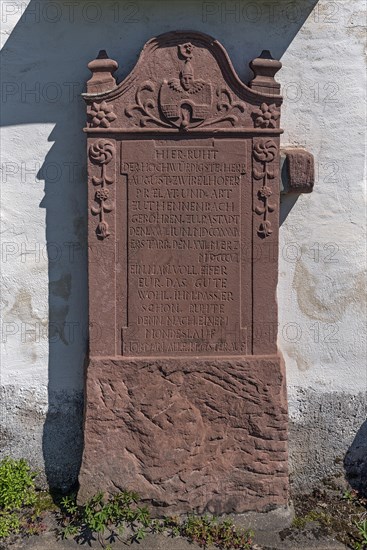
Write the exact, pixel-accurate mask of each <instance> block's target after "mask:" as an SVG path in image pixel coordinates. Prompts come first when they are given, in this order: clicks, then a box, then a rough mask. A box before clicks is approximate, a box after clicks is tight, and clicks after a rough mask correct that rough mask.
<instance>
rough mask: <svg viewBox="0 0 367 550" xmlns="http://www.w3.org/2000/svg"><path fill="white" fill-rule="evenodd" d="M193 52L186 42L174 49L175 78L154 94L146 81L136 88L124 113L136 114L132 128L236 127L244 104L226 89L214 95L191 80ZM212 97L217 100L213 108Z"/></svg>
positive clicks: (204, 84)
mask: <svg viewBox="0 0 367 550" xmlns="http://www.w3.org/2000/svg"><path fill="white" fill-rule="evenodd" d="M194 48H195V46H194V45H193V44H191V43H190V42H187V43H185V44H181V45H179V46H178V56H179V58H180V59H181V60H183V66H182V69H181V71H180V73H179V75H178V78H172V79H170V80H163V82H162V84H161V85H160V86H159V89H158V91H157V89H156V86H155V84H154V83H153V82H152V81H150V80H149V81H146V82H143V83H142V84H141V85H140V86H139V88H138V89H137V91H136V94H135V104H134V105H133V106H129V107H128V108H127V109H126V110H125V112H126V114H127V116H129V117H135V116H136V114H138V116H137V117H136V119H135V121H136V122H135V123H136V124H138V125H140V126H149V125H151V124H153V125H155V126H160V127H163V128H172V127H173V128H177V129H180V130H189V129H190V128H199V127H200V128H205V127H207V126H212V125H213V124H217V123H219V122H224V121H227V122H229V123H230V124H231V125H232V126H235V125H236V123H238V113H243V112H244V111H245V104H244V103H242V102H239V101H235V100H234V99H233V96H232V94H231V92H230V91H229V90H228V89H227V88H225V87H223V86H220V87H218V88H217V89H216V91H215V94H214V93H213V87H212V85H211V84H210V83H209V82H205V81H204V80H201V79H195V74H194V67H193V63H192V59H193V52H194ZM157 96H158V97H157ZM214 96H215V97H216V100H217V102H216V104H215V106H213V103H214ZM213 110H214V112H215V114H213ZM236 111H237V112H236Z"/></svg>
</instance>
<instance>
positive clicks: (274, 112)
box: [252, 103, 280, 128]
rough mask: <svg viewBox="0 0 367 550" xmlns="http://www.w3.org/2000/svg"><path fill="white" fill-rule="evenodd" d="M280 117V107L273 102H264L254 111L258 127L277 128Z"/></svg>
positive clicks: (253, 116)
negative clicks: (269, 103)
mask: <svg viewBox="0 0 367 550" xmlns="http://www.w3.org/2000/svg"><path fill="white" fill-rule="evenodd" d="M279 117H280V109H278V107H277V106H276V105H275V103H272V104H271V105H268V104H267V103H262V104H261V105H260V107H259V108H258V109H255V111H253V112H252V118H253V119H254V124H255V127H256V128H275V126H276V121H277V120H278V119H279Z"/></svg>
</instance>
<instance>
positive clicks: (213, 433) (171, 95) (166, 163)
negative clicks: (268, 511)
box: [79, 32, 288, 514]
mask: <svg viewBox="0 0 367 550" xmlns="http://www.w3.org/2000/svg"><path fill="white" fill-rule="evenodd" d="M280 66H281V65H280V63H279V62H278V61H275V60H273V59H272V58H271V56H270V54H269V52H263V53H262V54H261V56H260V57H259V58H257V59H256V60H254V61H253V62H252V67H253V70H254V72H255V78H254V80H253V81H252V82H251V83H250V85H249V86H246V85H245V84H243V83H242V82H241V81H240V79H239V78H238V76H237V75H236V73H235V71H234V69H233V67H232V65H231V62H230V60H229V58H228V56H227V53H226V52H225V50H224V48H223V47H222V46H221V45H220V44H219V43H218V42H217V41H216V40H214V39H213V38H211V37H208V36H206V35H204V34H200V33H194V32H173V33H168V34H164V35H161V36H159V37H158V38H154V39H152V40H150V41H149V42H148V43H147V44H146V45H145V47H144V49H143V51H142V53H141V56H140V59H139V61H138V63H137V65H136V67H135V69H134V70H133V71H132V72H131V74H130V75H129V76H127V77H126V78H125V80H123V81H122V82H121V83H120V84H118V85H117V84H116V82H115V79H114V77H113V76H112V73H113V72H114V71H115V70H116V68H117V63H116V62H115V61H113V60H110V59H108V56H107V54H106V53H105V52H102V53H100V54H99V56H98V58H97V59H96V60H95V61H93V62H91V63H90V64H89V67H90V69H91V71H92V73H93V76H92V78H91V79H90V81H89V82H88V93H86V94H84V99H85V101H86V103H87V114H88V117H87V127H86V128H85V131H86V132H87V135H88V174H89V179H88V181H89V213H90V216H89V236H88V239H89V315H90V326H91V328H90V358H89V364H88V368H87V375H86V410H85V446H84V455H83V463H82V468H81V472H80V479H79V481H80V493H79V498H80V499H81V500H84V499H85V498H87V497H88V496H90V495H91V494H93V493H95V492H96V491H98V490H103V491H108V492H114V491H116V490H118V489H124V488H126V489H134V490H136V491H138V492H139V493H140V495H141V496H142V498H144V499H146V500H148V501H150V502H151V504H152V506H153V507H155V508H156V513H157V514H159V508H160V507H163V508H164V513H167V512H172V513H183V512H188V511H197V512H203V511H205V510H209V511H211V512H215V513H229V512H236V513H240V512H244V511H247V510H263V509H265V508H266V507H267V506H269V505H282V504H286V503H287V498H288V493H287V491H288V474H287V403H286V394H285V376H284V366H283V362H282V360H281V357H280V356H279V353H278V350H277V345H276V338H277V304H276V285H277V271H278V266H277V257H278V228H279V222H278V214H279V177H280V175H279V158H280V153H279V136H280V134H281V132H282V130H281V129H280V127H279V122H280V107H281V103H282V98H281V96H280V95H279V84H278V83H277V82H276V81H275V80H274V75H275V73H276V72H277V70H279V68H280Z"/></svg>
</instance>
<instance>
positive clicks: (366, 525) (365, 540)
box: [354, 519, 367, 550]
mask: <svg viewBox="0 0 367 550" xmlns="http://www.w3.org/2000/svg"><path fill="white" fill-rule="evenodd" d="M354 525H355V526H356V528H357V530H358V535H359V538H360V540H358V541H356V542H355V545H354V548H355V550H366V549H367V519H363V520H361V521H356V522H355V523H354Z"/></svg>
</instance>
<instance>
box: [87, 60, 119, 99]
mask: <svg viewBox="0 0 367 550" xmlns="http://www.w3.org/2000/svg"><path fill="white" fill-rule="evenodd" d="M117 68H118V63H117V62H116V61H114V60H113V59H109V57H108V55H107V53H106V50H100V52H99V54H98V56H97V59H94V60H93V61H91V62H90V63H88V69H90V70H91V71H92V73H93V74H92V78H91V79H90V80H88V82H87V93H89V94H98V93H101V92H108V91H110V90H112V89H113V88H115V87H116V79H115V77H114V76H113V73H114V72H115V71H116V69H117Z"/></svg>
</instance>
